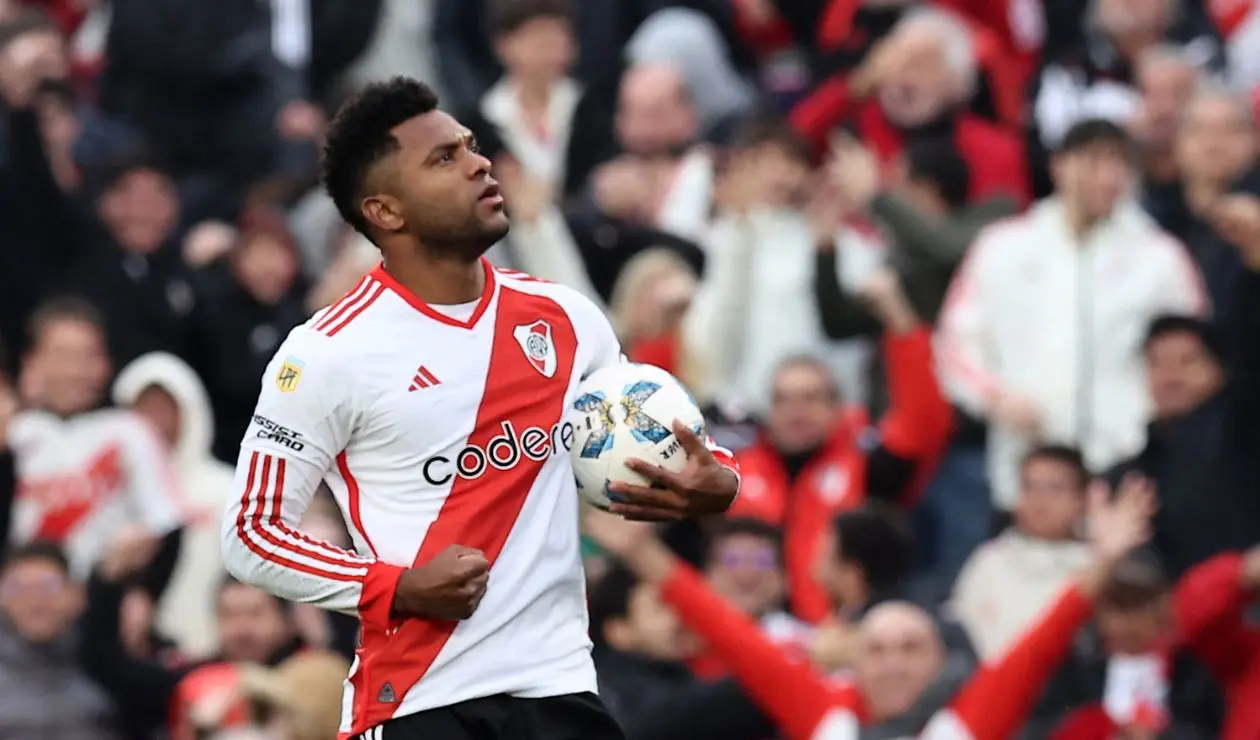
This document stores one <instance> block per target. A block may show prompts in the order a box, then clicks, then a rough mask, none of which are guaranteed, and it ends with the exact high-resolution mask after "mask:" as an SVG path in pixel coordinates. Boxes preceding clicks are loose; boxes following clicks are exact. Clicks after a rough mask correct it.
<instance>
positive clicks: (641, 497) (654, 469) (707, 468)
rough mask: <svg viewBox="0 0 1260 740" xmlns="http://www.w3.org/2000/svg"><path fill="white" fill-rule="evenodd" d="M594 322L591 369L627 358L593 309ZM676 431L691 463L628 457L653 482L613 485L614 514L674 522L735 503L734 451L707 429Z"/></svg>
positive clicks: (719, 510)
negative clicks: (674, 467) (674, 465)
mask: <svg viewBox="0 0 1260 740" xmlns="http://www.w3.org/2000/svg"><path fill="white" fill-rule="evenodd" d="M592 308H593V306H592ZM593 323H594V326H593V327H592V334H594V335H595V355H594V359H593V362H592V364H591V367H590V371H591V372H594V371H595V370H598V369H600V368H602V367H608V366H609V365H615V364H617V363H621V362H626V356H625V354H624V353H623V352H622V351H621V342H619V341H618V340H617V335H616V333H615V332H614V331H613V328H612V325H611V324H610V323H608V319H607V318H606V317H605V316H604V315H603V313H602V312H599V311H597V310H596V311H595V321H594V322H593ZM673 429H674V436H676V437H677V438H678V441H679V443H680V444H681V445H682V447H683V451H684V452H686V453H687V467H686V468H684V469H683V471H682V472H681V473H675V472H673V471H670V470H666V469H665V468H662V467H660V466H659V465H653V464H651V463H649V462H646V461H643V460H629V461H627V462H626V465H627V466H629V468H630V469H631V470H633V471H635V472H636V473H639V474H640V475H642V476H644V477H645V478H647V479H648V480H650V481H652V486H651V487H648V486H635V485H630V484H624V483H614V484H612V486H613V492H614V493H616V494H617V496H618V497H619V498H620V499H621V501H619V502H618V503H615V504H613V506H612V508H611V509H610V511H612V512H613V513H614V514H620V515H621V516H624V517H626V518H627V519H637V520H643V521H671V520H676V519H682V518H684V517H688V516H704V515H707V514H720V513H722V512H724V511H726V510H727V509H729V508H730V507H731V504H733V503H735V497H736V496H737V495H739V482H740V481H739V462H738V461H737V460H736V459H735V455H734V454H733V453H732V452H731V451H730V450H728V449H726V448H725V447H721V446H720V445H718V444H717V443H716V442H714V441H713V438H712V437H710V436H709V435H708V434H703V430H701V434H697V433H696V432H694V431H692V430H691V429H688V428H687V427H686V426H685V425H683V424H681V423H679V422H678V421H677V420H674V423H673Z"/></svg>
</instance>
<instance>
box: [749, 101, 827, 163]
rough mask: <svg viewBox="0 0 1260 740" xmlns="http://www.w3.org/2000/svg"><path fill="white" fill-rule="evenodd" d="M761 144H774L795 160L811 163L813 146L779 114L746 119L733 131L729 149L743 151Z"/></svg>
mask: <svg viewBox="0 0 1260 740" xmlns="http://www.w3.org/2000/svg"><path fill="white" fill-rule="evenodd" d="M762 146H776V147H779V148H780V149H782V150H783V151H785V152H787V155H788V156H789V157H791V158H792V159H793V160H795V161H797V162H801V163H803V164H806V165H808V164H811V163H812V162H813V160H814V147H813V145H812V144H810V143H809V139H807V138H805V137H804V136H803V135H801V133H800V132H799V131H797V130H796V129H795V128H794V127H793V126H792V124H790V123H788V122H787V121H786V120H785V119H784V118H782V117H781V116H775V115H769V114H762V115H758V116H755V117H753V118H752V119H750V120H748V121H746V122H745V123H744V124H743V125H742V126H740V127H739V129H738V130H737V131H736V133H735V137H734V140H733V141H732V142H731V151H733V152H744V151H748V150H750V149H756V148H758V147H762Z"/></svg>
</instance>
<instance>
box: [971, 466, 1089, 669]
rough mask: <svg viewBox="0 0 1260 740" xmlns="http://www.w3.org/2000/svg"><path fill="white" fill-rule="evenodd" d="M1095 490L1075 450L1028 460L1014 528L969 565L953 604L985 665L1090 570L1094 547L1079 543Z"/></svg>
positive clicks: (978, 553) (1023, 468) (1022, 472)
mask: <svg viewBox="0 0 1260 740" xmlns="http://www.w3.org/2000/svg"><path fill="white" fill-rule="evenodd" d="M1088 482H1089V472H1088V471H1087V470H1086V469H1085V463H1084V461H1083V460H1081V453H1080V452H1079V451H1077V450H1075V449H1073V448H1071V447H1060V446H1054V445H1047V446H1040V447H1034V448H1033V449H1032V450H1030V451H1029V453H1028V454H1027V455H1025V456H1024V461H1023V464H1022V465H1021V466H1020V486H1019V499H1018V501H1017V502H1016V504H1015V508H1014V510H1013V518H1012V522H1011V526H1010V528H1008V529H1007V530H1006V531H1004V532H1003V533H1002V534H1001V535H1000V536H998V537H997V538H995V539H993V540H990V541H989V542H986V543H985V544H983V545H981V546H980V548H979V549H978V550H976V552H975V553H974V554H973V555H972V556H971V557H970V558H969V559H968V560H967V563H966V565H964V566H963V569H962V572H960V573H959V574H958V580H957V582H956V583H955V584H954V593H953V596H952V598H951V599H950V611H951V612H952V613H953V614H954V616H955V617H956V618H957V619H958V622H959V623H960V624H962V626H963V627H964V628H965V629H966V630H967V635H968V637H970V638H971V643H972V645H974V646H975V649H976V654H977V655H978V656H979V657H980V660H982V661H987V660H991V659H994V658H996V657H998V656H999V655H1001V654H1002V653H1003V652H1004V651H1005V650H1006V649H1007V648H1009V647H1010V645H1011V644H1012V643H1013V642H1014V641H1015V640H1017V639H1018V638H1019V636H1020V635H1022V634H1023V633H1024V632H1025V630H1026V629H1027V628H1028V626H1029V625H1031V624H1032V623H1033V621H1034V620H1035V619H1036V618H1037V615H1038V614H1040V613H1041V612H1042V610H1043V609H1045V608H1046V607H1047V606H1048V605H1049V604H1051V603H1052V602H1053V601H1054V598H1055V595H1056V594H1058V593H1059V591H1060V590H1061V589H1062V588H1063V587H1064V586H1065V585H1066V584H1067V583H1068V582H1070V581H1071V579H1072V578H1073V577H1074V576H1075V574H1076V573H1077V572H1079V571H1080V570H1081V569H1082V568H1085V567H1086V566H1088V565H1089V562H1090V554H1089V546H1088V545H1087V544H1086V543H1085V542H1084V541H1082V540H1080V539H1079V538H1078V536H1077V535H1078V531H1079V527H1080V525H1081V517H1082V515H1083V514H1084V512H1085V488H1086V486H1087V485H1088Z"/></svg>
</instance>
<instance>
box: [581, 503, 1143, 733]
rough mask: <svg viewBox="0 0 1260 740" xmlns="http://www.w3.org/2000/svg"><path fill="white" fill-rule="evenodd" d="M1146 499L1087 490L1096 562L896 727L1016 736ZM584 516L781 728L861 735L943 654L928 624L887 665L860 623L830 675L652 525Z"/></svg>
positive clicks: (904, 616) (888, 610) (1124, 549)
mask: <svg viewBox="0 0 1260 740" xmlns="http://www.w3.org/2000/svg"><path fill="white" fill-rule="evenodd" d="M1154 508H1155V504H1154V499H1153V497H1152V495H1151V493H1150V490H1149V489H1148V488H1141V487H1129V488H1125V489H1121V490H1120V491H1119V492H1118V494H1117V495H1116V496H1115V497H1114V499H1113V498H1111V497H1110V496H1109V492H1108V491H1107V490H1106V489H1105V488H1096V489H1095V490H1092V491H1091V495H1090V501H1089V514H1090V537H1091V545H1092V546H1093V548H1094V551H1095V554H1096V558H1097V559H1096V561H1095V564H1094V565H1093V566H1091V568H1090V569H1089V570H1088V571H1087V572H1085V573H1084V574H1083V575H1082V576H1081V577H1080V578H1079V579H1078V580H1077V581H1076V583H1074V584H1073V585H1071V586H1070V587H1068V588H1067V589H1066V590H1065V591H1064V592H1063V594H1062V595H1061V596H1060V597H1059V599H1058V600H1057V601H1056V602H1055V604H1054V605H1053V606H1051V607H1050V608H1049V609H1048V610H1047V611H1046V612H1045V614H1044V615H1043V616H1042V618H1041V619H1040V620H1039V621H1038V622H1037V623H1036V624H1035V626H1033V627H1032V628H1030V629H1029V631H1028V632H1027V633H1025V635H1024V636H1023V637H1022V638H1021V639H1020V640H1019V642H1018V643H1017V644H1016V645H1015V646H1014V647H1013V648H1012V649H1011V650H1010V651H1009V652H1007V653H1006V654H1005V655H1004V656H1002V657H1001V658H999V659H997V660H995V661H993V662H991V663H990V664H988V665H986V666H984V667H983V668H981V669H980V671H979V672H977V673H976V674H975V675H974V676H972V677H971V678H970V679H969V680H968V681H967V682H966V684H965V685H964V686H963V688H962V690H961V691H959V692H958V693H957V695H955V696H953V697H952V698H950V699H949V700H948V702H947V705H946V706H944V707H942V708H941V709H940V710H938V711H934V712H932V713H931V714H930V715H929V716H927V717H925V718H924V721H923V722H922V727H921V728H915V729H913V730H912V731H909V732H905V733H903V735H916V736H919V737H922V738H924V739H925V740H1009V738H1011V737H1013V736H1014V734H1015V733H1016V732H1017V731H1018V729H1019V728H1020V727H1021V726H1022V725H1023V723H1024V721H1025V720H1026V718H1027V715H1028V713H1029V711H1030V710H1031V708H1032V706H1033V705H1034V703H1035V702H1036V700H1037V698H1038V697H1039V695H1040V694H1041V691H1042V689H1043V688H1044V686H1045V684H1046V682H1047V681H1048V679H1049V678H1050V675H1051V674H1052V673H1053V672H1054V671H1055V669H1056V668H1057V666H1058V665H1059V663H1060V662H1061V661H1062V660H1063V658H1064V657H1065V655H1066V654H1067V652H1068V650H1069V649H1070V647H1071V644H1072V641H1073V638H1074V637H1075V635H1076V633H1077V631H1078V630H1079V629H1080V628H1081V627H1082V626H1084V624H1085V623H1086V622H1087V621H1088V619H1089V616H1090V612H1091V599H1092V598H1093V597H1094V596H1095V594H1097V593H1098V591H1099V589H1100V587H1101V585H1102V583H1103V582H1104V581H1105V580H1106V579H1107V578H1108V576H1109V574H1110V572H1111V570H1112V568H1114V567H1115V565H1116V564H1117V563H1118V562H1119V561H1121V560H1122V559H1123V558H1124V557H1125V556H1126V555H1128V553H1130V552H1131V551H1132V550H1133V549H1134V548H1136V547H1139V546H1141V545H1142V544H1143V543H1145V542H1146V540H1147V539H1148V538H1149V535H1150V516H1151V513H1152V512H1153V511H1154ZM585 524H586V528H587V533H588V534H589V535H590V536H591V537H593V538H595V539H596V540H597V541H598V542H599V543H600V544H601V545H602V546H603V547H604V548H605V549H606V550H608V551H609V552H611V553H613V554H615V555H616V556H617V557H619V558H620V559H621V560H622V561H623V562H624V563H625V564H626V565H627V566H628V567H629V568H630V569H631V570H633V571H634V572H635V573H636V574H637V575H638V576H639V578H641V579H642V580H644V581H647V582H649V583H657V584H660V587H661V589H662V591H661V593H662V595H663V597H664V599H665V601H666V602H668V603H669V604H670V605H671V606H673V608H674V609H675V611H676V612H677V614H678V616H679V617H680V618H681V619H682V620H683V622H684V623H685V624H686V625H687V626H688V627H689V628H690V629H691V630H693V631H694V632H695V633H696V634H697V635H698V636H699V637H700V638H701V639H703V640H704V641H705V642H706V644H707V645H708V646H709V648H710V649H712V650H714V651H715V652H717V653H720V654H721V655H722V656H723V658H724V659H725V660H726V661H727V664H728V666H729V667H730V669H731V672H732V673H733V674H734V676H735V677H736V678H737V679H738V680H739V682H740V683H741V684H742V685H743V686H744V688H745V689H746V690H747V691H748V693H749V695H750V696H751V697H752V698H753V699H754V701H756V702H757V703H758V704H759V705H760V706H761V707H762V709H763V710H765V711H766V712H767V713H768V714H769V715H770V716H771V717H772V718H773V719H774V721H775V722H776V724H777V725H778V726H779V727H780V729H781V730H782V732H783V734H784V736H785V737H786V738H787V739H788V740H857V738H859V737H860V734H859V733H860V731H861V728H862V727H863V726H868V725H872V724H875V723H879V722H881V721H882V720H884V719H886V718H885V717H882V716H880V712H881V710H883V713H887V712H888V711H890V710H894V709H898V708H901V709H906V708H908V707H905V706H904V705H905V704H907V703H909V701H908V699H913V698H915V697H905V696H902V697H900V701H898V702H889V704H888V705H885V706H882V707H881V706H878V704H877V703H875V702H871V701H869V699H871V698H875V697H881V698H885V699H888V698H890V697H894V698H895V697H896V694H897V692H893V691H887V690H886V689H888V688H889V687H890V686H895V685H898V684H904V683H905V682H906V681H912V680H914V677H915V676H918V675H921V674H922V673H923V671H922V668H923V667H924V666H925V664H926V663H928V662H931V661H934V660H940V657H939V656H940V650H939V645H937V646H936V647H935V648H933V645H932V641H931V639H930V636H929V639H928V640H926V641H921V642H923V645H922V649H916V650H913V651H906V652H905V653H904V654H901V653H898V655H897V656H896V658H897V660H898V661H900V662H901V666H899V667H898V666H889V665H887V661H886V658H887V656H884V655H881V650H879V649H875V646H874V645H873V637H872V636H871V635H870V634H866V635H862V634H859V639H858V644H857V645H856V650H857V653H858V655H857V658H856V663H855V671H854V673H855V676H856V680H855V681H854V683H853V684H852V685H836V684H835V683H833V682H831V681H829V680H827V679H826V678H824V677H823V676H822V675H820V674H819V673H818V672H817V671H816V670H815V669H813V668H812V667H810V666H809V665H807V664H805V663H802V662H800V661H794V660H792V658H790V657H788V656H786V655H784V654H783V652H782V651H780V650H779V649H778V648H777V647H776V646H775V645H774V644H773V643H772V642H771V641H770V640H768V639H767V638H766V637H764V636H763V635H762V634H760V631H759V630H758V629H757V626H756V625H755V624H754V623H753V622H752V621H751V620H750V619H749V618H748V617H746V616H745V615H743V614H741V613H740V612H739V611H738V610H737V609H736V608H734V607H733V606H731V605H730V604H728V603H726V602H725V601H724V600H723V599H722V598H721V597H719V596H717V594H715V593H714V592H713V591H712V590H711V589H710V588H709V587H708V586H707V584H705V582H704V579H703V578H702V577H701V576H700V574H699V573H697V572H696V571H695V570H694V569H693V568H692V567H691V566H689V565H686V564H685V563H683V562H682V561H681V560H679V559H678V558H677V557H676V556H674V555H673V554H672V553H671V552H670V551H669V549H668V548H666V547H665V546H664V545H663V544H662V543H661V542H660V541H659V540H658V539H656V538H655V537H654V536H653V534H652V532H651V530H650V527H647V526H645V525H642V524H638V523H632V522H626V521H624V520H620V519H618V518H616V517H611V516H608V515H604V514H600V513H598V512H594V511H592V512H590V514H589V515H588V516H587V519H586V522H585ZM916 610H917V607H913V606H911V605H909V604H906V603H904V602H903V603H890V604H885V605H884V606H882V607H881V608H880V610H878V611H876V612H872V614H870V615H868V619H869V620H870V621H869V622H865V623H864V625H863V627H864V628H873V627H875V626H876V625H874V624H872V622H883V624H882V625H879V626H880V627H881V628H883V629H887V628H888V622H890V621H891V622H893V623H895V625H896V626H897V627H899V628H900V629H901V631H902V632H903V633H904V634H905V635H907V636H910V637H913V636H914V635H915V634H921V633H922V629H918V630H916V628H915V623H916V621H917V623H918V624H919V625H920V626H922V625H923V624H924V620H923V619H918V620H916V619H915V616H914V615H915V614H916V613H918V614H921V612H917V611H916ZM910 642H912V643H915V644H917V643H916V642H915V640H910ZM881 663H883V664H882V665H881ZM894 669H895V670H894ZM898 672H900V673H901V675H900V676H897V675H896V673H898ZM891 679H897V680H891ZM919 683H920V685H923V683H924V682H922V681H920V682H919ZM893 704H900V705H902V706H901V707H897V706H893ZM920 732H921V733H922V734H920Z"/></svg>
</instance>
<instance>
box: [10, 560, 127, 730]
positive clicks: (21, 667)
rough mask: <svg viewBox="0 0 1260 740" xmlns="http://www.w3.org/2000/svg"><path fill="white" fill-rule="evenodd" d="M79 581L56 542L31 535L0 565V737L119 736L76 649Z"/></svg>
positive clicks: (110, 711)
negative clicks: (79, 660)
mask: <svg viewBox="0 0 1260 740" xmlns="http://www.w3.org/2000/svg"><path fill="white" fill-rule="evenodd" d="M82 608H83V590H82V586H81V585H80V584H79V583H78V582H76V581H75V579H74V578H73V576H72V575H71V573H70V564H69V560H68V559H67V558H66V555H65V552H63V551H62V550H61V548H59V547H57V546H56V545H54V544H52V543H49V542H32V543H29V544H26V545H23V546H21V547H18V548H17V549H15V550H13V551H12V552H11V553H10V554H9V556H8V558H7V559H6V561H5V563H4V567H3V568H0V737H5V738H28V737H29V738H37V737H38V738H48V740H84V739H85V738H90V739H91V740H109V739H110V738H115V737H121V736H122V733H121V732H118V729H119V728H118V726H117V722H116V720H117V716H116V713H115V709H114V706H113V704H112V702H111V701H110V700H109V697H107V696H106V695H105V693H104V692H103V690H102V688H101V687H100V686H98V685H97V684H96V683H94V682H93V681H92V680H91V679H90V678H88V676H86V675H84V673H83V669H82V668H80V667H79V663H78V656H77V654H76V652H75V648H76V646H77V644H78V635H77V634H76V633H75V629H74V627H75V622H76V620H77V619H78V618H79V614H80V613H81V611H82Z"/></svg>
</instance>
